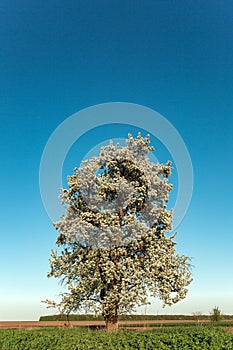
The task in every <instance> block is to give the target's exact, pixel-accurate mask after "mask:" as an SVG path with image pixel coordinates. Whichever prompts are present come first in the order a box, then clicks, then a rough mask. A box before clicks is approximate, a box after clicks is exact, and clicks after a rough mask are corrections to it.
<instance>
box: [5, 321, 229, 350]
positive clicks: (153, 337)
mask: <svg viewBox="0 0 233 350" xmlns="http://www.w3.org/2000/svg"><path fill="white" fill-rule="evenodd" d="M0 349H1V350H88V349H89V350H90V349H91V350H100V349H101V350H103V349H106V350H120V349H132V350H137V349H138V350H139V349H140V350H142V349H147V350H163V349H171V350H177V349H181V350H207V349H209V350H232V349H233V334H232V333H226V332H225V331H224V330H223V329H220V328H216V327H213V326H210V327H200V326H199V327H197V326H196V327H188V328H187V327H186V328H185V327H176V328H170V329H168V328H162V329H155V330H152V331H143V332H136V331H119V332H118V333H115V334H108V333H105V332H101V331H90V330H89V331H88V330H85V329H79V328H72V329H57V328H56V329H55V328H51V329H46V328H44V329H41V330H32V331H26V330H25V331H20V330H1V331H0Z"/></svg>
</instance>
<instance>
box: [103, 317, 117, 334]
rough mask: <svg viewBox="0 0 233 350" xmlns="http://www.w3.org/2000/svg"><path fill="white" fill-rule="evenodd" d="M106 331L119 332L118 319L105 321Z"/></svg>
mask: <svg viewBox="0 0 233 350" xmlns="http://www.w3.org/2000/svg"><path fill="white" fill-rule="evenodd" d="M105 324H106V330H107V332H108V333H113V332H117V331H118V317H114V318H111V319H105Z"/></svg>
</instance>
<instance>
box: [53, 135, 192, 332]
mask: <svg viewBox="0 0 233 350" xmlns="http://www.w3.org/2000/svg"><path fill="white" fill-rule="evenodd" d="M153 149H154V148H153V147H151V146H150V139H149V136H147V137H145V138H143V137H142V136H141V135H140V133H139V134H138V136H137V138H133V137H132V135H130V134H129V135H128V139H127V140H126V145H125V146H124V147H120V146H119V144H117V145H113V143H112V142H110V144H109V145H108V146H104V147H102V148H101V152H100V155H99V157H94V158H92V159H90V160H89V161H88V160H85V161H83V162H82V164H81V166H80V167H79V168H75V169H74V174H73V175H72V176H69V177H68V186H69V188H68V189H62V190H61V191H62V194H61V196H60V197H61V200H62V203H63V204H64V205H65V207H66V215H64V216H62V217H61V221H59V222H57V223H55V224H54V226H55V228H56V229H57V230H58V232H59V236H58V238H57V241H56V244H57V246H58V247H59V252H58V251H54V250H52V253H51V257H52V258H51V259H50V267H51V270H50V272H49V273H48V276H49V277H57V278H60V279H61V281H62V283H63V284H65V286H66V287H67V293H63V294H61V300H60V302H58V303H55V302H53V301H48V300H47V301H46V302H47V303H48V304H49V306H56V307H59V309H60V310H61V311H62V312H64V313H70V312H75V311H76V312H77V311H79V310H83V309H85V310H88V311H94V312H95V313H96V314H102V316H103V318H104V320H105V323H106V328H107V331H109V332H111V331H116V330H117V329H118V316H119V315H121V314H125V313H129V312H131V311H132V310H133V309H134V307H135V306H136V305H138V306H140V305H145V304H149V302H148V297H149V296H152V297H158V298H160V299H161V300H162V301H163V305H164V306H165V305H172V304H173V303H176V302H178V301H179V300H181V299H183V298H185V296H186V293H187V288H186V287H187V286H188V285H189V284H190V282H191V275H190V271H189V266H190V265H189V258H188V257H187V256H184V255H178V254H177V253H176V250H175V244H176V243H175V242H174V241H173V238H174V237H175V235H173V236H171V235H169V232H170V231H171V229H172V211H171V210H167V208H166V202H167V201H168V195H169V192H170V191H171V189H172V185H171V184H169V183H168V176H169V175H170V173H171V163H170V162H168V163H167V164H159V163H157V164H154V163H152V162H150V160H149V158H148V153H149V152H151V151H153Z"/></svg>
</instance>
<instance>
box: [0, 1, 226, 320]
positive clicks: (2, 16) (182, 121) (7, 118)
mask: <svg viewBox="0 0 233 350" xmlns="http://www.w3.org/2000/svg"><path fill="white" fill-rule="evenodd" d="M0 6H1V8H0V23H1V27H0V35H1V37H0V47H1V58H0V63H1V67H0V74H1V77H0V79H1V92H0V94H1V97H0V115H1V137H0V142H1V173H0V176H1V180H0V181H1V182H0V183H1V198H2V200H1V212H0V215H1V219H0V222H1V254H0V266H1V267H0V273H1V288H0V320H36V319H38V317H39V316H40V315H41V314H46V313H51V310H50V311H48V310H46V307H45V305H43V304H41V302H40V301H41V300H42V299H45V298H53V297H54V296H56V295H58V293H59V292H60V291H61V287H60V286H58V283H57V281H56V280H48V279H47V277H46V273H47V271H48V270H49V265H48V258H49V255H50V250H51V248H54V242H55V240H56V231H55V230H54V229H53V226H52V224H51V222H50V220H49V218H48V216H47V214H46V212H45V209H44V207H43V204H42V201H41V197H40V189H39V180H38V178H39V165H40V158H41V155H42V152H43V149H44V147H45V144H46V142H47V140H48V138H49V136H50V135H51V133H52V132H53V131H54V129H55V128H56V127H57V126H58V125H59V124H60V123H61V122H62V121H64V120H65V119H66V118H67V117H69V116H70V115H72V114H73V113H75V112H77V111H79V110H81V109H83V108H86V107H89V106H91V105H95V104H99V103H104V102H112V101H125V102H132V103H137V104H141V105H144V106H147V107H149V108H152V109H154V110H156V111H158V112H159V113H161V114H162V115H163V116H164V117H166V118H167V119H168V120H169V121H170V122H171V123H172V124H173V125H174V126H175V128H176V129H177V130H178V132H179V133H180V135H181V136H182V138H183V140H184V142H185V144H186V146H187V148H188V150H189V152H190V156H191V159H192V163H193V169H194V191H193V197H192V202H191V205H190V208H189V210H188V213H187V215H186V216H185V219H184V220H183V222H182V223H181V224H180V226H179V228H178V231H179V234H178V236H177V242H178V245H177V249H178V251H179V252H181V253H184V254H187V255H189V256H191V257H193V265H194V269H193V278H194V281H193V283H192V285H191V286H190V288H189V290H190V291H189V294H188V297H187V298H186V300H184V301H182V302H180V303H178V304H177V305H176V306H173V307H171V308H165V310H163V312H165V313H167V314H168V313H192V312H196V311H200V312H203V313H208V312H209V311H210V309H211V308H213V307H214V306H215V305H218V306H219V307H220V309H221V310H222V311H223V312H224V313H229V314H233V278H232V268H233V255H232V246H233V236H232V218H233V210H232V195H233V191H232V175H233V165H232V148H233V147H232V146H233V142H232V139H233V138H232V132H233V130H232V129H233V122H232V117H233V68H232V67H233V42H232V38H233V22H232V16H233V2H232V1H230V0H225V1H215V0H214V1H213V0H211V1H210V0H206V1H204V2H203V1H201V0H195V1H186V0H179V1H169V0H164V1H162V0H161V1H159V0H158V1H157V0H154V1H128V0H126V1H115V0H111V1H107V0H106V1H89V0H85V1H84V0H82V1H81V0H80V1H77V0H76V1H73V0H67V1H66V2H64V1H57V0H56V1H55V0H53V1H52V0H48V1H46V2H44V1H41V0H38V1H36V2H31V1H29V0H27V1H26V0H21V1H8V0H3V1H2V2H1V5H0ZM134 131H135V130H134ZM106 135H107V138H115V137H119V138H125V137H126V136H127V131H126V130H125V128H123V127H122V128H118V129H117V128H114V127H113V126H112V127H111V126H108V129H107V130H106V129H105V130H104V129H101V128H98V129H96V130H93V131H92V132H91V133H90V134H89V135H87V137H84V138H82V140H80V141H79V142H80V143H79V148H77V150H78V149H82V152H83V150H85V153H86V152H88V150H89V148H90V145H91V148H92V147H93V146H94V145H95V144H96V143H99V142H101V141H104V140H105V139H106ZM158 152H160V151H159V149H158ZM161 158H163V155H161ZM161 158H160V159H161ZM79 160H80V154H78V151H77V152H76V154H75V152H72V150H71V152H70V154H69V156H68V158H67V164H68V165H65V166H67V169H68V168H69V167H70V168H71V169H72V167H73V163H75V162H76V161H77V163H78V161H79ZM161 160H163V159H161ZM164 161H166V159H164ZM75 165H78V164H75ZM139 312H143V310H139ZM147 312H150V313H157V312H159V313H160V312H161V305H160V302H158V301H154V302H153V303H152V305H151V307H148V308H147Z"/></svg>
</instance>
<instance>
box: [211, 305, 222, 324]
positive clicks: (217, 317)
mask: <svg viewBox="0 0 233 350" xmlns="http://www.w3.org/2000/svg"><path fill="white" fill-rule="evenodd" d="M222 317H223V316H222V313H221V310H220V309H219V307H218V306H215V307H214V308H213V310H212V311H211V314H210V319H211V321H213V322H219V321H221V319H222Z"/></svg>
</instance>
